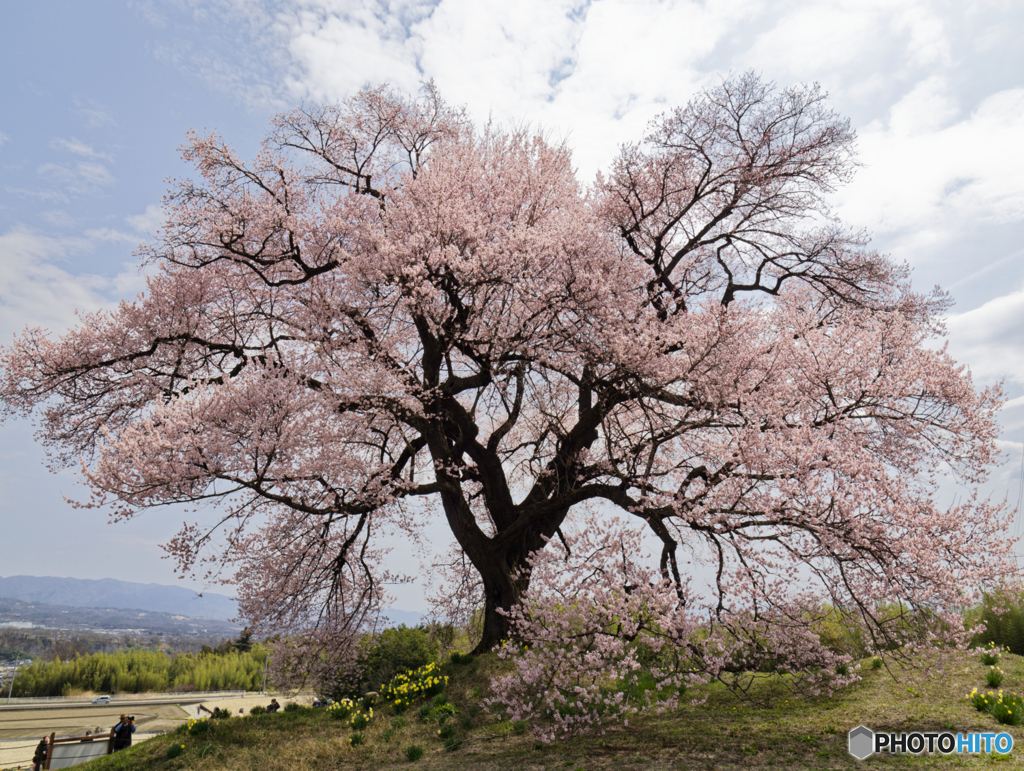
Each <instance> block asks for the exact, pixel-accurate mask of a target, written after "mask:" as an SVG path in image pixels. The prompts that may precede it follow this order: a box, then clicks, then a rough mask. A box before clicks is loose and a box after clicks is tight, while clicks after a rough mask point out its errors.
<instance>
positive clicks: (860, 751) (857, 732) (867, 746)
mask: <svg viewBox="0 0 1024 771" xmlns="http://www.w3.org/2000/svg"><path fill="white" fill-rule="evenodd" d="M847 741H848V744H847V747H848V749H849V750H850V754H851V755H853V757H855V758H857V760H864V758H867V757H869V756H871V755H873V754H874V752H875V749H874V747H875V732H874V731H872V730H871V729H870V728H868V727H867V726H862V725H859V726H857V727H856V728H854V729H853V730H852V731H850V733H849V734H847Z"/></svg>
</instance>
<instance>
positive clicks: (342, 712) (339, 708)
mask: <svg viewBox="0 0 1024 771" xmlns="http://www.w3.org/2000/svg"><path fill="white" fill-rule="evenodd" d="M355 708H356V705H355V702H353V701H352V700H351V699H342V700H341V701H332V702H331V703H330V704H329V705H328V706H327V714H329V715H330V716H331V717H333V718H335V719H336V720H344V719H345V718H347V717H348V716H349V715H351V714H352V712H353V711H355Z"/></svg>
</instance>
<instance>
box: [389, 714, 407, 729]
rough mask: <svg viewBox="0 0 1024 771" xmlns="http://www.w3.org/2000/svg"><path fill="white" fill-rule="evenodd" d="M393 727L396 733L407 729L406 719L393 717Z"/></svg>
mask: <svg viewBox="0 0 1024 771" xmlns="http://www.w3.org/2000/svg"><path fill="white" fill-rule="evenodd" d="M391 727H392V728H394V729H395V730H396V731H401V730H402V729H403V728H405V718H404V717H393V718H391Z"/></svg>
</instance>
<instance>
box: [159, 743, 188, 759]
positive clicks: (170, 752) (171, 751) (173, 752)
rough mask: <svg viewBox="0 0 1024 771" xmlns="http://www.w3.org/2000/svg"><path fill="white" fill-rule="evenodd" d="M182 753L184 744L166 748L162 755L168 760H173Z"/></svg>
mask: <svg viewBox="0 0 1024 771" xmlns="http://www.w3.org/2000/svg"><path fill="white" fill-rule="evenodd" d="M184 752H185V745H184V744H172V745H171V746H170V747H168V748H167V752H165V753H164V755H165V756H166V757H167V759H168V760H174V759H175V758H176V757H178V756H180V755H181V754H182V753H184Z"/></svg>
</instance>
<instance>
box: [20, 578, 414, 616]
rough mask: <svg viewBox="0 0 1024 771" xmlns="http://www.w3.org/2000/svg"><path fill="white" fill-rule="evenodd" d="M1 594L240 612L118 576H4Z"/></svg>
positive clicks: (82, 604) (217, 600)
mask: <svg viewBox="0 0 1024 771" xmlns="http://www.w3.org/2000/svg"><path fill="white" fill-rule="evenodd" d="M0 597H9V598H11V599H15V600H23V601H25V602H42V603H47V604H49V605H64V606H71V607H74V608H114V609H117V610H139V611H147V612H149V613H170V614H172V615H177V616H188V617H190V618H212V619H217V620H218V621H227V620H229V619H232V618H234V617H235V615H236V614H237V612H238V610H237V608H236V606H235V600H234V599H233V598H231V597H228V596H226V595H223V594H217V593H215V592H203V593H202V595H199V594H198V593H196V592H194V591H192V590H191V589H186V588H185V587H183V586H163V585H162V584H136V583H132V582H131V581H118V580H117V579H116V578H101V579H99V580H94V579H89V578H55V577H53V576H8V577H7V578H4V577H3V576H0ZM384 615H386V616H387V617H388V619H389V622H390V623H389V625H390V626H397V625H398V624H406V625H408V626H415V625H416V624H418V623H420V621H421V620H422V618H423V617H422V616H421V615H420V614H419V613H415V612H413V611H407V610H396V609H394V608H386V609H385V610H384Z"/></svg>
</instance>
